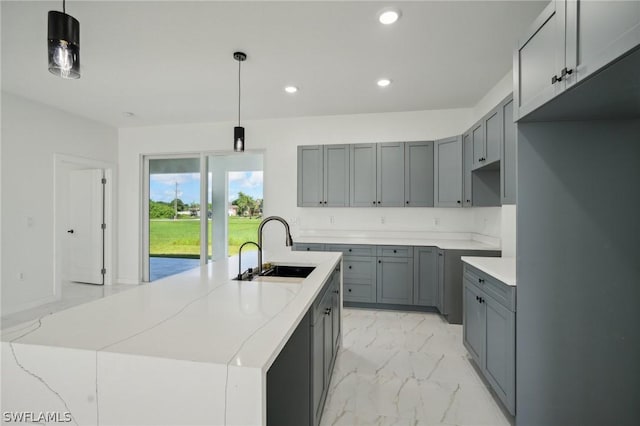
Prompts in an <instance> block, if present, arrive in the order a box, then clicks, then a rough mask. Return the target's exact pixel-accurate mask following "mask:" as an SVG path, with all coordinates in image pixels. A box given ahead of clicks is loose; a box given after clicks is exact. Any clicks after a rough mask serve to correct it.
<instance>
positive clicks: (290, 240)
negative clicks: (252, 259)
mask: <svg viewBox="0 0 640 426" xmlns="http://www.w3.org/2000/svg"><path fill="white" fill-rule="evenodd" d="M272 220H277V221H278V222H280V223H282V224H283V225H284V230H285V232H286V233H287V235H286V239H285V242H284V245H285V246H287V247H291V246H292V245H293V238H291V231H290V230H289V224H288V223H287V221H286V220H284V219H283V218H281V217H280V216H269V217H267V218H264V219H263V220H262V222H260V226H258V273H260V272H262V228H264V225H266V224H267V222H271V221H272Z"/></svg>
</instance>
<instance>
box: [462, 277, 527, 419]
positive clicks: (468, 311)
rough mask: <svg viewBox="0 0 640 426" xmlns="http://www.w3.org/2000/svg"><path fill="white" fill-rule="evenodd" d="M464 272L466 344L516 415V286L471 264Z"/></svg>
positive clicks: (509, 408) (490, 381)
mask: <svg viewBox="0 0 640 426" xmlns="http://www.w3.org/2000/svg"><path fill="white" fill-rule="evenodd" d="M464 271H465V272H464V318H463V342H464V345H465V347H466V348H467V350H468V351H469V354H470V355H471V357H472V358H473V360H474V361H475V362H476V364H477V365H478V367H480V370H481V371H482V373H483V375H484V376H485V378H486V379H487V381H488V382H489V384H490V385H491V387H492V388H493V390H494V391H495V392H496V394H497V395H498V397H499V398H500V399H501V400H502V402H503V403H504V405H505V407H506V408H507V410H508V411H509V412H510V413H511V414H513V415H515V408H516V407H515V374H516V373H515V360H516V355H515V345H516V331H515V330H516V315H515V287H511V286H508V285H506V284H504V283H502V282H500V281H498V280H496V279H495V278H493V277H491V276H489V275H487V274H484V273H483V272H481V271H479V270H477V269H476V268H473V267H471V266H469V265H465V269H464Z"/></svg>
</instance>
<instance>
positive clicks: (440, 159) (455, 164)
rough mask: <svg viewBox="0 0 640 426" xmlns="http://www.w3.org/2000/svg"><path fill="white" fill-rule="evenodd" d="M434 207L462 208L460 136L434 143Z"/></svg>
mask: <svg viewBox="0 0 640 426" xmlns="http://www.w3.org/2000/svg"><path fill="white" fill-rule="evenodd" d="M433 149H434V194H433V196H434V205H435V206H436V207H462V136H454V137H451V138H446V139H440V140H437V141H436V142H435V143H434V146H433Z"/></svg>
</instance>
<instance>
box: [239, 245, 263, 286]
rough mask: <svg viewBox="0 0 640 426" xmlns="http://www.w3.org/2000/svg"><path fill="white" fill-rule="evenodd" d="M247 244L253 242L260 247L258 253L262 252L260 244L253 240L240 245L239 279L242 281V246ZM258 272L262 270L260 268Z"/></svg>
mask: <svg viewBox="0 0 640 426" xmlns="http://www.w3.org/2000/svg"><path fill="white" fill-rule="evenodd" d="M247 244H253V245H254V246H256V247H258V253H260V250H261V249H260V244H256V243H254V242H253V241H247V242H246V243H243V244H242V245H241V246H240V248H239V249H238V279H239V280H240V281H242V248H243V247H244V246H246V245H247ZM258 272H260V270H258Z"/></svg>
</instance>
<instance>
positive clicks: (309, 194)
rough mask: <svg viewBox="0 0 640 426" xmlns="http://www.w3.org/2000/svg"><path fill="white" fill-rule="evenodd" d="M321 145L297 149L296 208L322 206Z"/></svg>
mask: <svg viewBox="0 0 640 426" xmlns="http://www.w3.org/2000/svg"><path fill="white" fill-rule="evenodd" d="M323 167H324V166H323V149H322V145H310V146H299V147H298V207H322V205H323V201H324V200H323V195H324V191H323V180H322V174H323Z"/></svg>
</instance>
